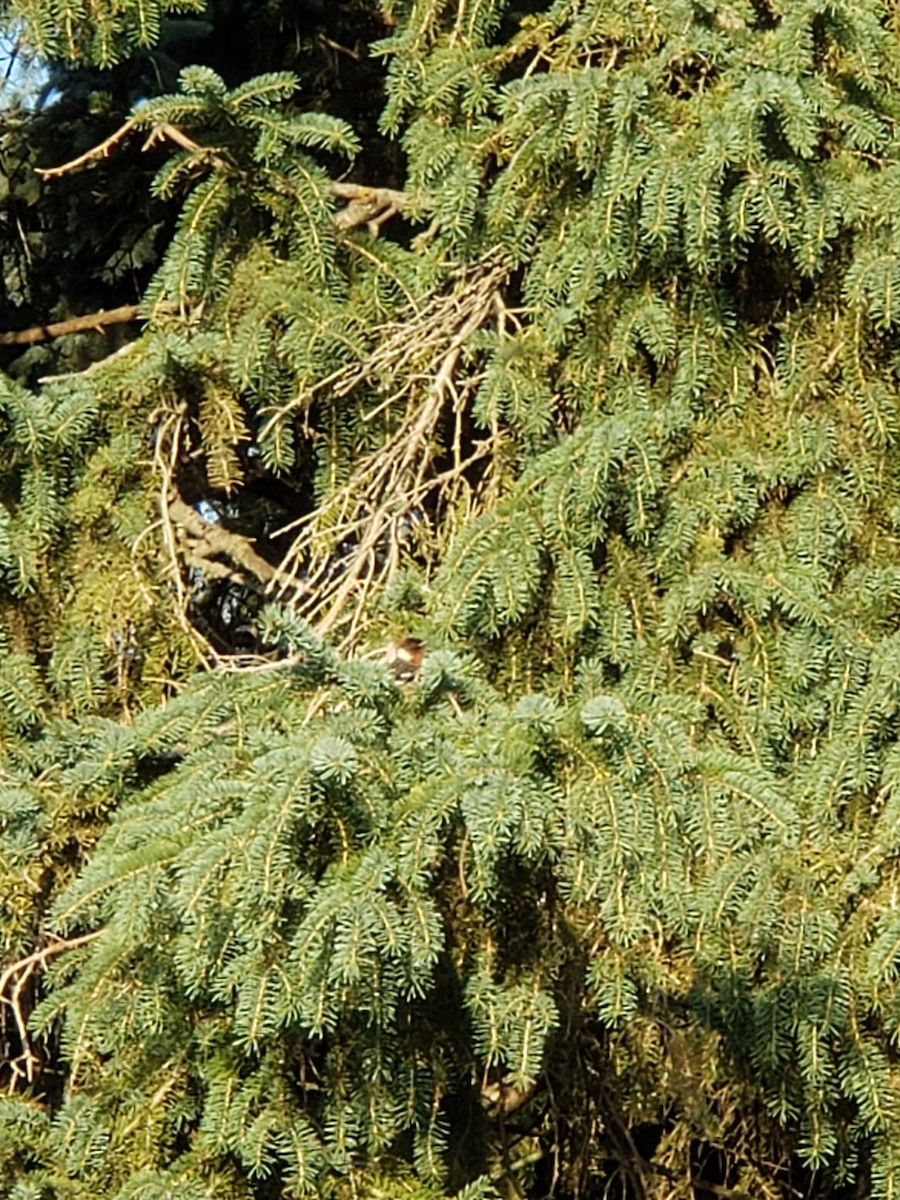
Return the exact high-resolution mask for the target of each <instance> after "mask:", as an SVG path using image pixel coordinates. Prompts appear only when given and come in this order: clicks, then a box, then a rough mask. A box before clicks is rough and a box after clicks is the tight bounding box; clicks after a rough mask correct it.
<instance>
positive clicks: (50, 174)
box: [37, 117, 138, 179]
mask: <svg viewBox="0 0 900 1200" xmlns="http://www.w3.org/2000/svg"><path fill="white" fill-rule="evenodd" d="M137 124H138V118H137V117H129V118H128V120H127V121H126V122H125V123H124V125H120V126H119V128H118V129H117V130H116V131H115V133H111V134H110V135H109V137H108V138H106V140H105V141H102V142H101V143H100V145H99V146H92V147H91V149H90V150H85V152H84V154H79V155H78V157H77V158H73V159H70V160H69V162H66V163H63V164H62V166H59V167H38V168H37V174H38V175H42V176H43V177H44V179H59V178H60V177H61V176H63V175H68V174H70V172H72V171H80V170H81V168H82V167H86V166H87V165H88V164H89V163H92V162H96V161H97V159H99V158H106V157H107V156H108V155H109V152H110V151H111V150H114V149H115V148H116V146H118V145H119V144H120V143H121V142H124V140H125V138H126V137H128V135H129V133H131V131H132V129H135V128H136V127H137Z"/></svg>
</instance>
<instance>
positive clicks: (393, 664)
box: [385, 637, 425, 683]
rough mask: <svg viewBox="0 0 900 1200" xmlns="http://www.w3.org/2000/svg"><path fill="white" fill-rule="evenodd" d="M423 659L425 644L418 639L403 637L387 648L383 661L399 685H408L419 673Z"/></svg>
mask: <svg viewBox="0 0 900 1200" xmlns="http://www.w3.org/2000/svg"><path fill="white" fill-rule="evenodd" d="M424 659H425V643H424V642H423V641H422V640H421V639H420V638H412V637H405V638H401V640H400V641H399V642H392V643H391V645H390V646H388V648H387V654H386V655H385V661H386V662H387V665H388V666H389V667H390V668H391V670H392V671H393V672H394V674H395V675H396V676H397V678H398V679H399V681H400V682H401V683H409V682H410V680H412V679H415V677H416V676H417V675H418V673H419V668H420V667H421V666H422V663H423V661H424Z"/></svg>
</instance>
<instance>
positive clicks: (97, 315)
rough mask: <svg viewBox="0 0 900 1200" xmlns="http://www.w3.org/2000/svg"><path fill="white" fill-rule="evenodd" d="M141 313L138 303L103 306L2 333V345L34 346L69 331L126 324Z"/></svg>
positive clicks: (76, 331)
mask: <svg viewBox="0 0 900 1200" xmlns="http://www.w3.org/2000/svg"><path fill="white" fill-rule="evenodd" d="M139 313H140V309H139V306H138V305H137V304H122V305H120V307H119V308H101V309H100V311H99V312H94V313H87V314H86V315H85V316H83V317H69V318H68V319H67V320H65V321H51V322H50V324H48V325H33V326H32V327H31V328H30V329H16V330H13V331H12V332H11V333H0V346H33V345H34V344H35V343H36V342H46V341H49V340H50V339H51V338H58V337H64V336H65V335H66V334H68V333H83V332H84V331H85V330H87V329H103V328H104V327H105V326H107V325H124V324H127V323H128V322H129V321H136V320H137V318H138V316H139Z"/></svg>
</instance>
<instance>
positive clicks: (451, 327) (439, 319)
mask: <svg viewBox="0 0 900 1200" xmlns="http://www.w3.org/2000/svg"><path fill="white" fill-rule="evenodd" d="M509 269H510V268H509V264H508V263H507V262H506V261H505V260H504V259H503V258H502V256H493V255H490V256H488V257H487V258H486V259H484V260H483V261H482V262H480V263H478V264H476V265H475V266H474V267H473V268H470V269H469V270H467V271H464V272H461V273H460V274H459V276H458V277H457V279H456V280H455V281H454V286H453V287H452V288H451V289H450V290H449V291H448V292H447V293H444V294H440V295H437V296H434V297H432V299H431V300H430V301H429V302H428V303H427V304H425V305H423V306H422V307H421V309H417V310H416V311H415V312H414V313H413V315H412V316H411V317H410V318H409V320H408V321H405V322H398V323H397V324H395V325H391V326H385V327H384V329H383V330H382V331H381V334H382V336H381V337H380V339H379V342H378V348H377V349H376V350H375V351H374V352H373V353H372V354H371V355H370V356H369V358H367V359H365V360H364V361H363V362H361V363H356V364H353V365H351V366H348V367H345V368H343V369H342V370H340V371H336V372H334V373H333V374H332V375H330V376H328V377H327V378H325V379H323V380H320V381H319V382H318V383H317V384H316V385H314V387H313V388H311V389H309V390H307V391H306V392H304V393H302V394H301V395H299V396H297V397H296V398H295V399H294V400H293V401H291V403H290V404H288V405H285V406H282V407H280V408H278V409H276V410H274V412H273V413H272V415H271V416H270V417H269V419H268V421H267V423H266V425H265V427H264V429H263V431H262V433H261V435H260V437H261V439H262V438H265V436H266V434H267V433H268V432H270V431H271V429H272V428H273V426H274V425H275V424H277V423H278V422H280V421H282V420H284V419H285V418H287V417H288V416H289V414H291V413H292V412H294V411H295V410H296V409H298V408H300V409H303V410H305V409H307V408H308V406H309V404H310V403H311V402H312V400H313V399H314V397H315V396H316V395H318V394H319V393H321V392H323V391H327V392H328V393H329V394H330V395H331V396H333V397H339V396H345V395H348V394H349V393H350V392H352V391H353V390H354V389H355V388H357V387H358V386H360V385H363V384H365V385H367V386H369V387H373V386H374V387H375V388H379V387H381V388H384V383H385V381H387V380H389V381H391V382H392V384H393V387H392V389H391V391H390V392H389V394H388V396H387V397H386V398H385V399H384V400H383V401H382V402H381V403H380V404H378V405H377V406H376V407H375V408H374V409H372V411H371V412H370V413H368V414H367V418H368V419H369V420H372V419H374V418H375V417H376V416H379V415H383V414H384V413H385V410H392V411H393V412H395V413H396V414H397V416H396V419H394V420H393V421H391V425H392V426H393V429H392V432H391V434H390V436H389V438H388V441H387V443H386V444H385V445H383V446H381V447H380V448H379V449H378V450H377V451H375V452H373V453H372V454H370V455H368V456H366V457H365V458H363V459H362V460H361V461H360V463H359V464H358V466H357V468H356V469H355V470H354V472H353V474H352V475H351V477H350V478H349V479H348V480H347V482H346V483H345V484H344V485H343V486H342V487H341V488H339V489H338V490H337V491H336V492H335V494H334V495H333V496H331V497H330V498H329V499H328V500H327V501H326V502H325V503H324V504H323V505H321V506H320V507H319V508H318V509H317V510H316V511H315V512H314V513H312V514H310V515H309V516H308V517H304V518H302V519H301V520H300V521H299V522H296V523H294V524H293V525H291V526H287V527H286V529H297V531H298V532H297V536H296V539H295V541H294V544H293V545H292V547H291V549H290V550H289V551H288V553H287V555H286V557H285V559H284V561H283V562H282V563H281V565H280V566H279V569H278V572H277V576H276V578H275V580H274V581H273V583H272V584H270V585H269V590H270V591H274V592H277V593H278V594H280V595H282V596H284V597H286V598H290V600H291V602H292V603H293V604H295V605H296V606H297V607H298V609H299V610H300V611H301V612H302V614H303V615H304V616H305V617H306V619H307V620H310V621H315V622H316V624H317V626H318V628H319V630H320V631H321V632H323V633H327V632H330V631H331V630H333V629H334V628H335V626H336V624H337V623H338V622H339V621H341V620H342V619H343V618H344V617H345V615H346V612H347V610H348V606H349V608H350V611H351V616H350V618H349V633H348V635H347V636H348V637H349V638H351V639H352V637H353V634H354V632H355V629H356V625H357V622H358V619H359V613H360V610H361V608H362V605H363V602H364V600H365V597H366V595H367V594H368V592H369V591H370V590H371V587H372V586H373V583H377V582H379V581H382V582H383V581H385V580H387V579H388V578H390V576H391V575H392V574H393V572H394V570H395V569H396V567H397V565H398V563H399V559H400V554H401V552H402V547H403V542H404V540H405V539H406V538H407V537H408V536H409V532H410V526H411V525H412V524H414V523H415V516H414V514H415V512H416V510H417V509H418V508H419V506H420V505H421V504H422V503H423V501H424V500H425V498H426V496H427V495H428V494H429V493H432V492H433V491H434V490H435V489H436V488H440V489H441V490H442V492H443V493H444V495H445V497H446V496H447V495H448V494H449V491H450V490H452V489H453V488H454V487H455V488H465V487H466V484H465V480H466V477H467V474H468V473H469V471H470V468H471V467H472V465H473V464H474V463H475V462H477V461H479V460H480V459H484V458H488V457H489V456H490V455H491V453H492V451H493V449H494V448H495V447H494V444H493V443H494V439H493V437H491V436H489V437H487V438H485V439H484V440H483V441H482V442H480V443H478V444H477V445H476V446H475V447H474V449H473V451H472V452H471V453H470V454H469V455H467V456H465V457H464V456H463V453H462V447H461V433H460V429H461V417H462V413H463V412H464V411H465V409H466V408H467V407H468V405H469V402H470V399H471V396H472V394H473V393H474V390H475V389H476V388H477V386H478V383H479V378H480V377H479V376H478V375H477V373H475V372H470V373H469V374H467V375H466V377H465V378H464V379H462V380H459V379H458V373H459V371H458V368H459V362H460V359H461V356H462V354H463V349H464V346H465V344H466V342H467V341H468V340H469V338H470V337H471V336H472V334H473V333H475V331H476V330H477V329H479V328H480V327H481V326H482V325H483V324H484V323H485V322H486V321H488V320H489V319H490V318H491V317H492V316H493V315H494V314H495V313H496V312H497V304H496V298H497V294H498V291H499V289H500V288H501V286H502V284H503V283H504V281H505V280H506V278H507V276H508V274H509ZM398 380H399V381H400V382H399V384H398V383H397V381H398ZM448 408H449V410H450V411H451V413H452V416H453V424H454V430H455V433H454V439H453V445H452V447H450V449H451V450H452V455H453V461H452V466H450V467H448V468H447V469H446V470H444V471H442V472H440V473H437V474H435V473H433V472H432V466H433V463H434V460H435V458H436V457H437V455H438V454H439V453H441V452H442V451H441V445H440V438H439V437H438V432H437V431H438V428H439V426H440V425H441V422H442V420H443V419H444V415H445V413H446V412H447V411H448ZM282 532H286V530H283V531H282ZM342 544H343V545H352V547H353V549H352V552H351V553H350V554H349V555H345V556H343V558H342V561H341V562H340V563H339V569H338V572H337V578H334V576H335V567H336V554H337V548H338V547H339V546H340V545H342Z"/></svg>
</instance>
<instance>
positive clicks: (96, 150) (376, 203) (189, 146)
mask: <svg viewBox="0 0 900 1200" xmlns="http://www.w3.org/2000/svg"><path fill="white" fill-rule="evenodd" d="M140 125H141V121H140V118H138V117H129V118H128V120H127V121H125V122H124V124H123V125H121V126H120V127H119V128H118V129H117V130H116V131H115V133H113V134H111V135H110V136H109V137H108V138H106V139H105V140H104V141H102V142H101V143H100V144H99V145H98V146H94V147H93V148H92V149H90V150H86V151H85V152H84V153H83V154H79V155H78V157H77V158H73V159H71V160H70V161H69V162H65V163H61V164H60V166H58V167H42V168H39V169H38V171H37V173H38V175H41V176H42V177H43V178H44V179H60V178H61V177H62V176H64V175H68V174H70V173H71V172H73V171H80V170H81V169H82V167H86V166H90V164H91V163H94V162H96V161H97V160H98V159H102V158H106V157H108V155H109V153H110V151H111V150H113V149H114V148H115V147H116V146H118V145H120V144H121V143H122V142H123V141H124V140H125V138H126V137H127V136H128V134H129V133H131V131H132V130H133V129H136V128H139V127H140ZM163 139H167V140H168V141H170V142H174V143H175V145H176V146H180V147H181V148H182V150H187V151H188V152H189V153H191V154H196V155H198V156H201V157H203V158H205V159H207V160H208V161H210V162H213V163H215V165H216V166H217V167H219V168H220V169H222V170H228V164H227V163H226V162H225V160H224V159H223V158H222V157H221V156H220V155H219V154H218V153H217V152H216V151H215V150H213V149H212V148H210V147H207V146H203V145H201V144H200V142H196V141H194V139H193V138H192V137H190V136H189V135H188V134H186V133H185V132H184V131H183V130H181V129H179V128H178V127H177V126H176V125H171V124H169V123H168V122H163V123H161V124H159V125H154V126H153V128H152V129H151V131H150V133H149V135H148V137H147V140H146V141H145V142H144V145H143V149H144V150H150V149H152V148H153V147H154V146H155V145H157V144H158V143H159V142H160V141H162V140H163ZM328 186H329V190H330V192H331V194H332V195H333V196H336V197H337V198H338V199H341V200H346V201H347V205H346V207H344V208H341V209H339V210H338V211H337V212H336V213H335V214H334V218H333V219H334V223H335V225H337V227H338V228H339V229H341V230H343V231H345V232H346V231H348V230H350V229H356V228H358V227H359V226H361V225H365V226H366V228H367V229H368V230H369V232H370V233H371V234H372V236H373V237H377V236H378V234H379V232H380V230H381V226H382V225H384V223H385V222H386V221H388V220H390V218H391V217H393V216H396V214H397V213H398V212H400V211H401V210H402V209H403V208H404V207H405V206H406V205H407V203H408V200H409V198H408V196H407V195H406V193H405V192H401V191H397V190H396V189H394V188H385V187H371V186H369V185H367V184H360V183H345V182H344V181H343V180H332V181H331V182H330V183H329V185H328ZM123 319H124V318H123ZM109 323H110V324H111V323H112V322H109ZM62 332H72V331H71V330H63V331H62ZM3 336H5V337H8V336H10V335H3ZM49 336H56V335H49ZM13 340H16V339H13ZM34 340H36V341H40V340H42V339H41V338H35V339H34ZM0 344H3V343H2V339H0Z"/></svg>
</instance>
